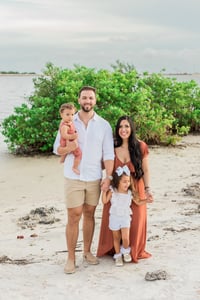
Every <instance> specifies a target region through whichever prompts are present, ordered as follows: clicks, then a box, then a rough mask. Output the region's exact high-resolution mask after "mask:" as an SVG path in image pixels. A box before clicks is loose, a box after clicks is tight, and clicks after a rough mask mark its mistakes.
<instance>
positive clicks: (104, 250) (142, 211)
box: [97, 141, 151, 263]
mask: <svg viewBox="0 0 200 300" xmlns="http://www.w3.org/2000/svg"><path fill="white" fill-rule="evenodd" d="M140 147H141V151H142V157H143V158H144V157H145V156H147V155H148V153H149V151H148V147H147V144H146V143H144V142H143V141H140ZM124 165H127V166H128V167H129V169H130V171H131V172H134V166H133V164H132V162H131V161H129V162H127V163H122V162H121V161H120V160H119V158H118V157H117V156H115V161H114V169H116V168H117V167H119V166H120V167H123V166H124ZM133 181H134V187H135V190H136V192H138V194H139V197H140V199H145V189H144V182H143V179H142V178H141V179H139V180H135V179H134V178H133ZM109 209H110V202H108V203H107V204H104V206H103V213H102V221H101V228H100V236H99V243H98V248H97V256H98V257H101V256H104V255H107V254H108V255H109V254H110V255H113V254H114V247H113V236H112V231H111V230H110V229H109V226H108V224H109ZM131 209H132V211H133V214H132V220H131V226H130V247H131V256H132V260H133V262H135V263H138V259H142V258H148V257H150V256H151V254H150V253H148V252H146V251H145V246H146V235H147V207H146V204H143V205H140V206H139V205H136V204H135V203H134V202H133V203H132V205H131Z"/></svg>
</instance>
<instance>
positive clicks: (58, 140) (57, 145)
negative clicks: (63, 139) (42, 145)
mask: <svg viewBox="0 0 200 300" xmlns="http://www.w3.org/2000/svg"><path fill="white" fill-rule="evenodd" d="M59 146H60V131H59V130H58V132H57V135H56V139H55V141H54V144H53V153H54V154H56V155H59V154H58V147H59Z"/></svg>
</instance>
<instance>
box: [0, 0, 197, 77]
mask: <svg viewBox="0 0 200 300" xmlns="http://www.w3.org/2000/svg"><path fill="white" fill-rule="evenodd" d="M199 13H200V0H123V1H122V0H0V71H18V72H36V73H38V72H41V71H42V70H44V68H45V65H46V64H47V63H48V62H51V63H53V64H54V65H55V66H58V67H61V68H73V67H74V65H80V66H86V67H89V68H96V69H110V68H111V65H113V64H115V63H116V61H117V60H118V61H120V62H122V63H124V64H129V65H132V66H134V67H135V68H136V70H137V71H139V72H144V71H148V72H160V71H162V70H163V69H165V72H166V73H182V72H187V73H196V72H200V17H199Z"/></svg>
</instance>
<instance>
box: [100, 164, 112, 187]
mask: <svg viewBox="0 0 200 300" xmlns="http://www.w3.org/2000/svg"><path fill="white" fill-rule="evenodd" d="M103 163H104V167H105V172H106V176H105V178H104V179H103V180H102V181H101V190H102V191H107V190H108V189H109V186H110V181H111V180H112V173H113V168H114V160H105V161H104V162H103Z"/></svg>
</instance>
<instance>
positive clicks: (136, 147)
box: [114, 116, 144, 180]
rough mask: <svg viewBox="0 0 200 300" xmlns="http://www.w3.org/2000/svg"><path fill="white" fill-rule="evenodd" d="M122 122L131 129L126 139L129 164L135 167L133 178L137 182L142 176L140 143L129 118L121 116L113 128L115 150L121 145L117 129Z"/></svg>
mask: <svg viewBox="0 0 200 300" xmlns="http://www.w3.org/2000/svg"><path fill="white" fill-rule="evenodd" d="M122 120H127V121H128V123H129V125H130V128H131V134H130V136H129V139H128V149H129V153H130V158H131V162H132V164H133V165H134V167H135V174H134V177H135V178H136V179H137V180H138V179H140V178H141V177H142V176H143V174H144V172H143V169H142V153H141V148H140V142H139V140H138V139H137V138H136V135H135V128H134V124H133V121H132V120H131V118H130V117H129V116H122V117H120V118H119V119H118V121H117V124H116V126H115V136H114V146H115V148H116V147H120V146H121V145H122V138H121V137H120V135H119V128H120V123H121V121H122Z"/></svg>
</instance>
